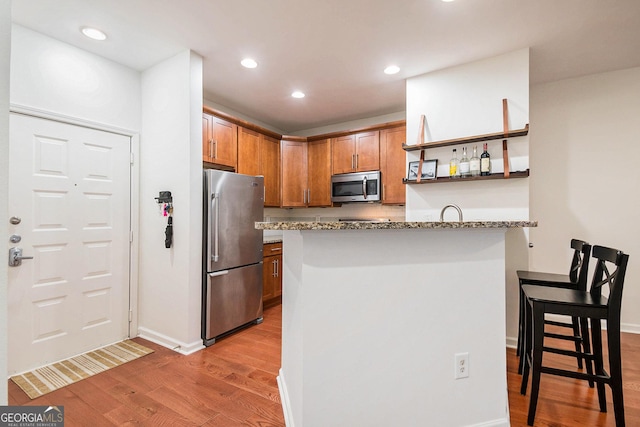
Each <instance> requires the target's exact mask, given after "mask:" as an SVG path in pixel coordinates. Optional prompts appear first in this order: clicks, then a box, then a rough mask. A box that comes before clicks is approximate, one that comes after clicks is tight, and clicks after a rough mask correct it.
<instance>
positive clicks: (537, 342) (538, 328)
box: [527, 301, 544, 426]
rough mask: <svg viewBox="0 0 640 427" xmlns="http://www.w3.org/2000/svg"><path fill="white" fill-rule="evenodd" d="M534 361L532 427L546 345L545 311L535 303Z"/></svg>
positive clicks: (531, 408) (529, 418)
mask: <svg viewBox="0 0 640 427" xmlns="http://www.w3.org/2000/svg"><path fill="white" fill-rule="evenodd" d="M532 312H533V316H532V320H533V325H532V329H533V351H532V355H533V358H532V359H533V360H532V363H531V365H532V366H531V370H532V374H531V397H530V398H529V414H528V416H527V424H528V425H530V426H532V425H533V421H534V420H535V417H536V407H537V406H538V393H539V391H540V374H541V371H542V349H543V345H544V310H543V309H542V307H540V304H536V303H535V301H534V302H533V308H532Z"/></svg>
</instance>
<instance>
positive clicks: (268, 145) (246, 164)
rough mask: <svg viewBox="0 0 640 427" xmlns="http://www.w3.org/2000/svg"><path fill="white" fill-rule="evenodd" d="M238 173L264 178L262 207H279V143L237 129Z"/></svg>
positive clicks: (263, 136) (250, 131)
mask: <svg viewBox="0 0 640 427" xmlns="http://www.w3.org/2000/svg"><path fill="white" fill-rule="evenodd" d="M237 171H238V173H242V174H246V175H262V176H264V187H265V190H264V205H265V206H271V207H279V206H280V141H279V140H277V139H275V138H272V137H270V136H267V135H264V134H262V133H259V132H256V131H253V130H250V129H246V128H243V127H242V126H240V127H238V169H237Z"/></svg>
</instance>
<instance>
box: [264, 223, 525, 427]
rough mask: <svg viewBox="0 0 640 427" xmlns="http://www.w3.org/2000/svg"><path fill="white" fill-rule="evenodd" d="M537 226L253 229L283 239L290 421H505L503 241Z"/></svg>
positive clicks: (284, 383) (285, 386)
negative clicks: (461, 362)
mask: <svg viewBox="0 0 640 427" xmlns="http://www.w3.org/2000/svg"><path fill="white" fill-rule="evenodd" d="M535 226H537V223H536V222H534V221H467V222H280V223H269V222H262V223H256V228H259V229H263V230H281V231H282V232H283V244H284V266H283V267H284V268H283V287H284V289H283V305H282V307H283V308H282V322H283V325H282V367H281V370H280V375H279V377H278V383H279V387H280V392H281V395H282V402H283V409H284V412H285V418H286V419H287V425H288V426H298V427H299V426H304V427H314V426H327V425H331V426H354V425H367V426H389V425H402V426H425V425H434V426H436V425H437V426H463V425H464V426H471V425H482V426H508V425H509V411H508V401H507V384H506V356H505V235H506V232H507V230H508V229H509V228H520V227H535ZM456 355H458V356H456ZM460 355H463V356H466V360H467V364H466V367H465V369H466V373H467V374H468V377H467V378H461V379H455V373H456V371H457V370H458V369H459V368H460V366H458V365H457V364H456V360H457V359H459V358H460Z"/></svg>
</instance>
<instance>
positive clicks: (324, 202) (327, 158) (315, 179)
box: [307, 139, 331, 206]
mask: <svg viewBox="0 0 640 427" xmlns="http://www.w3.org/2000/svg"><path fill="white" fill-rule="evenodd" d="M307 168H308V177H307V187H308V193H307V205H308V206H331V140H330V139H323V140H320V141H313V142H309V143H308V146H307Z"/></svg>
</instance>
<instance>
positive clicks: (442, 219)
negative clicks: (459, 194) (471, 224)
mask: <svg viewBox="0 0 640 427" xmlns="http://www.w3.org/2000/svg"><path fill="white" fill-rule="evenodd" d="M448 208H454V209H455V210H457V211H458V221H459V222H462V210H461V209H460V207H459V206H458V205H447V206H445V207H444V208H442V210H441V211H440V222H443V221H444V212H445V211H446V210H447V209H448Z"/></svg>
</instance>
